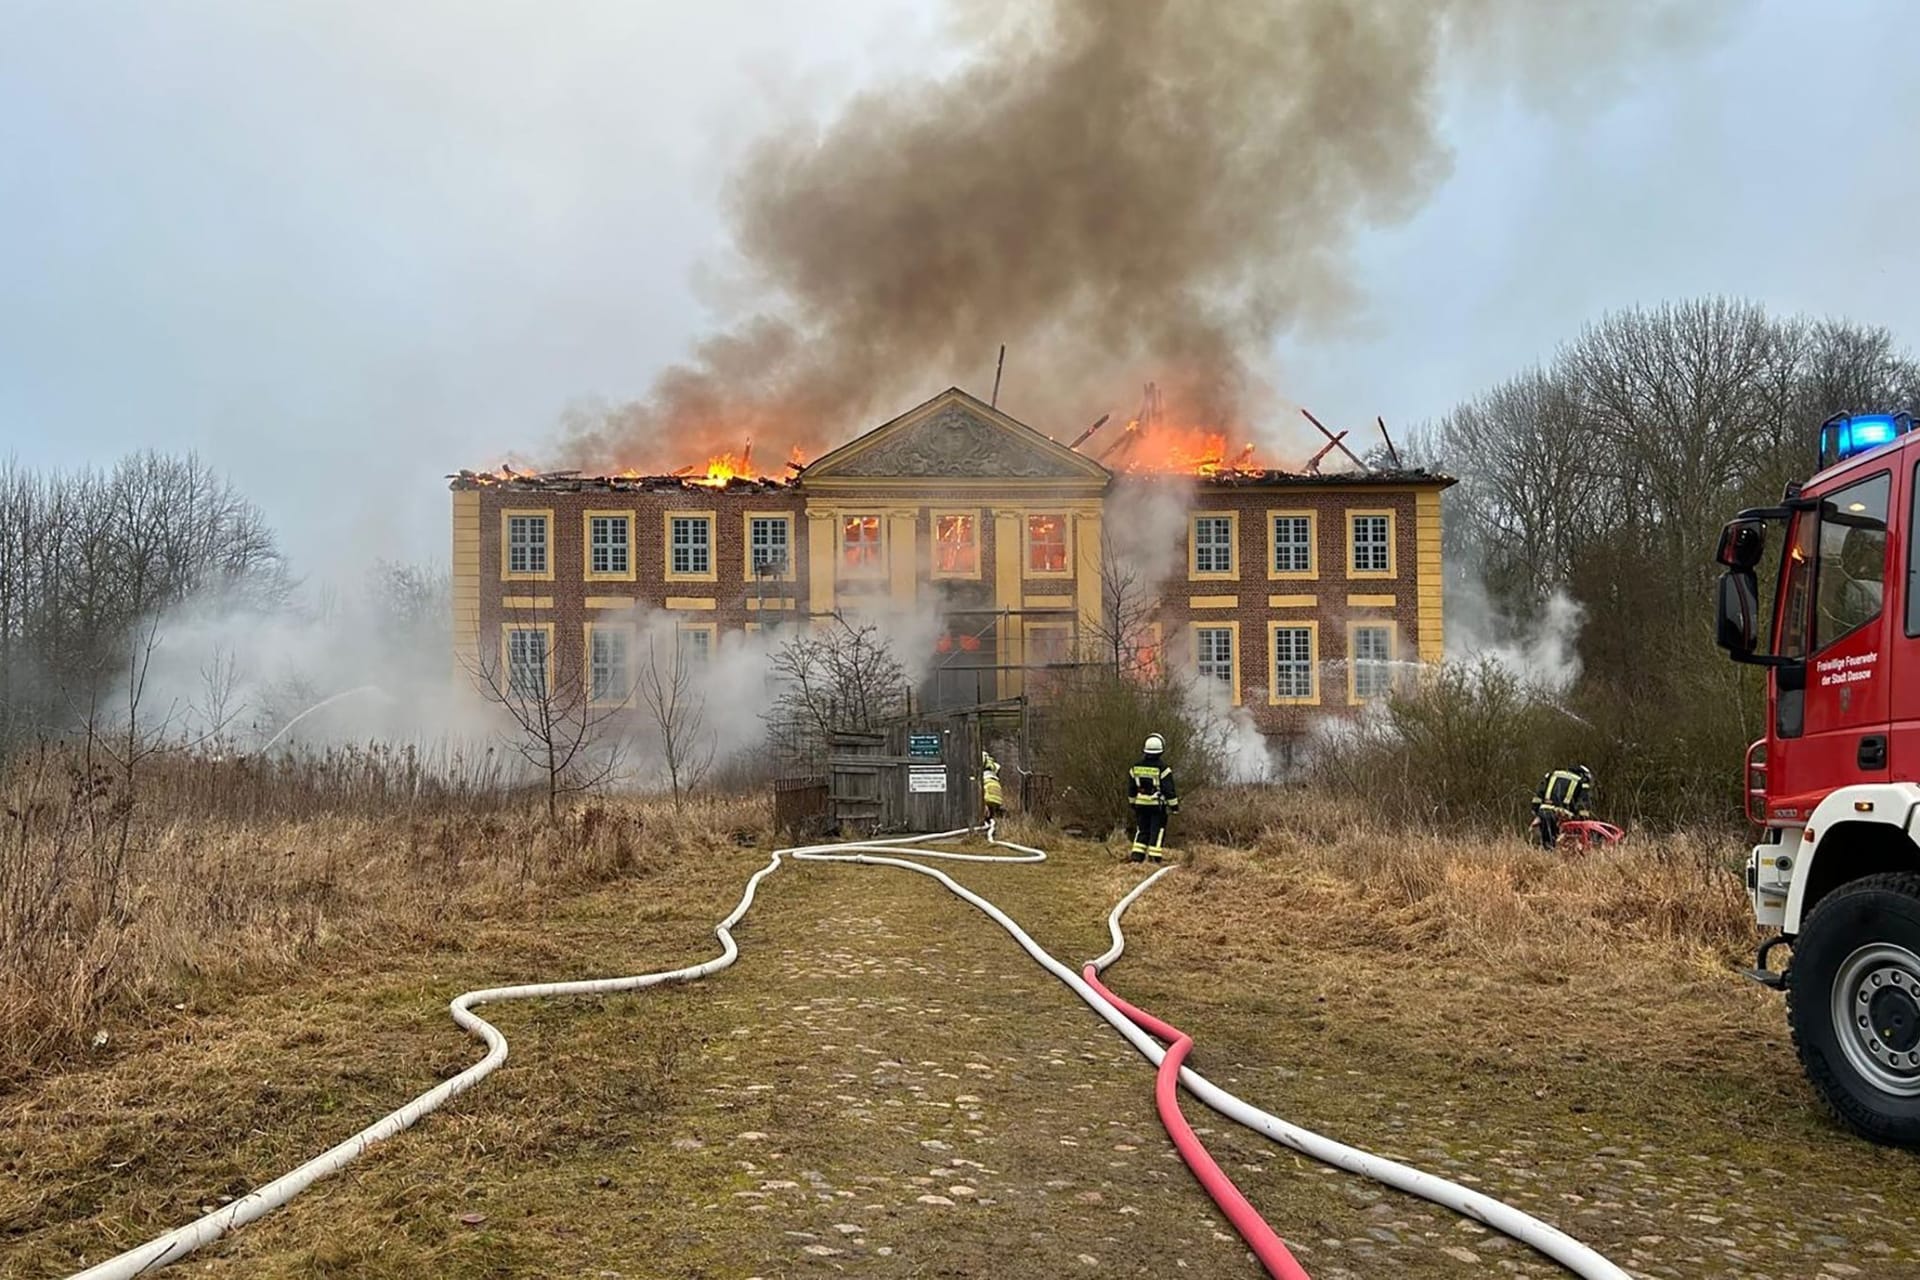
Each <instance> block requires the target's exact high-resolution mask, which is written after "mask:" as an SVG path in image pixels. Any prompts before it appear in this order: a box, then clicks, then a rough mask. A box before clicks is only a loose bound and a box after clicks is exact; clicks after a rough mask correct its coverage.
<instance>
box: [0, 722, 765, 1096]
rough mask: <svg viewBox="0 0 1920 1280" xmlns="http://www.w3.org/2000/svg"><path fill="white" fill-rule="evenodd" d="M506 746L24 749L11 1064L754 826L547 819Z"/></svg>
mask: <svg viewBox="0 0 1920 1280" xmlns="http://www.w3.org/2000/svg"><path fill="white" fill-rule="evenodd" d="M496 757H497V753H495V752H492V751H482V752H480V753H479V754H478V755H476V756H473V757H463V756H461V755H459V754H457V753H442V754H440V755H438V756H437V757H431V758H428V757H423V756H422V755H421V754H420V753H418V752H414V751H408V750H394V749H388V748H382V747H375V748H370V749H338V750H333V751H328V752H325V753H320V754H311V755H292V756H287V755H283V756H278V757H274V758H270V759H262V758H258V757H246V756H242V757H226V758H222V757H219V756H216V755H212V754H208V753H204V752H192V751H161V752H156V753H155V754H153V755H151V756H150V757H149V758H148V759H147V760H145V761H144V762H143V765H142V768H141V770H140V771H139V772H138V773H137V774H135V775H134V776H133V777H132V778H131V779H129V778H128V777H127V776H126V775H125V774H124V773H123V772H121V771H119V770H117V769H114V768H111V767H109V764H108V762H106V761H104V760H103V759H101V758H100V757H98V756H95V755H90V754H89V752H88V751H87V750H86V749H85V748H84V746H78V747H52V746H42V747H39V748H37V749H35V750H32V751H29V752H26V753H23V754H22V755H20V756H19V757H17V758H16V759H15V760H14V761H13V762H12V763H11V764H10V766H9V768H8V770H7V772H6V774H5V776H4V779H0V797H4V811H3V813H0V819H3V822H0V1081H4V1080H7V1079H12V1078H17V1077H18V1075H19V1074H20V1073H21V1072H22V1071H25V1070H27V1069H29V1068H32V1067H34V1066H36V1065H41V1064H45V1063H47V1062H50V1061H53V1060H56V1059H58V1058H60V1057H62V1056H64V1055H69V1054H73V1053H76V1052H80V1051H82V1050H84V1049H85V1048H86V1047H87V1046H88V1045H89V1044H90V1043H91V1042H92V1041H93V1040H95V1039H97V1033H98V1032H100V1031H101V1029H102V1028H103V1026H104V1025H105V1024H106V1023H107V1022H109V1021H111V1020H112V1019H111V1018H110V1017H109V1016H108V1015H109V1014H112V1015H114V1016H116V1017H121V1016H133V1017H136V1018H137V1017H138V1016H139V1011H140V1010H141V1009H143V1008H145V1007H147V1006H149V1005H151V1004H152V1003H154V1002H157V1001H162V1000H175V999H177V998H178V997H179V995H180V994H181V993H182V992H184V991H187V990H190V989H194V988H197V987H200V986H203V985H205V984H206V983H207V982H209V981H212V980H217V979H219V978H221V977H222V976H224V975H230V974H238V973H248V974H254V975H258V974H260V973H262V972H273V971H276V970H279V969H284V968H285V967H287V966H290V965H292V964H294V963H296V962H298V961H300V960H302V959H305V958H307V957H309V956H311V955H313V954H314V953H316V952H317V951H319V950H321V949H324V948H326V947H328V946H339V945H351V944H354V943H356V942H357V941H361V940H365V939H367V938H370V937H375V936H378V937H383V938H385V939H387V940H388V941H389V942H390V943H391V941H392V940H393V939H395V938H398V939H410V940H413V941H414V942H417V943H419V944H425V943H427V942H430V941H431V940H432V939H433V938H435V937H436V936H438V935H439V934H440V932H441V931H442V930H444V929H447V928H451V927H452V924H451V922H452V921H454V920H456V919H458V918H459V917H461V916H463V915H466V914H468V913H470V912H473V911H476V910H486V909H489V908H490V907H492V906H497V905H498V904H499V903H501V902H505V901H511V900H512V899H513V898H514V897H515V896H516V895H519V894H523V893H525V892H527V891H529V889H531V888H534V887H537V886H554V885H560V886H566V885H574V886H577V885H582V884H588V883H593V882H597V881H601V880H605V879H608V878H610V877H615V876H619V875H622V874H627V873H630V872H632V871H633V870H635V868H636V867H637V866H638V865H639V864H640V863H641V862H642V861H643V860H644V859H646V858H656V857H661V856H671V850H672V849H673V848H674V847H676V845H677V844H678V842H679V837H678V836H674V835H663V834H662V833H663V832H682V831H688V830H691V831H694V832H696V833H706V832H712V831H719V832H723V833H724V832H727V831H730V830H731V829H732V828H733V827H734V826H735V825H736V824H739V823H744V828H745V830H746V831H747V832H750V833H751V834H750V835H747V836H745V837H744V838H747V839H749V840H757V839H758V837H759V836H760V834H761V827H762V825H763V817H762V815H761V814H760V811H759V809H758V808H757V807H756V806H753V805H750V804H749V805H744V806H743V805H741V804H739V803H738V802H733V803H729V804H727V805H726V806H725V812H724V814H723V812H722V806H721V804H720V802H712V803H709V804H708V805H707V806H706V807H705V808H704V809H703V808H702V807H701V806H699V805H695V806H693V808H692V809H691V810H690V813H691V814H692V815H693V816H692V818H691V820H688V821H677V822H670V821H667V820H666V819H665V817H664V815H665V814H666V813H667V812H668V811H669V810H668V807H667V806H666V805H665V804H664V802H663V803H661V804H654V803H651V802H622V803H620V804H619V805H617V806H612V805H608V804H605V803H600V802H587V803H583V804H580V805H578V806H576V807H575V808H574V809H572V810H571V811H570V812H569V813H568V815H567V817H566V820H565V821H564V822H563V823H561V824H559V825H555V824H553V823H551V822H548V821H546V820H545V816H544V813H543V812H542V811H540V810H539V809H537V808H536V804H537V798H535V797H532V796H530V795H528V794H526V793H523V792H520V791H516V790H513V789H511V788H510V787H509V786H508V784H507V782H506V777H507V774H508V770H507V769H506V768H505V767H504V766H503V765H502V764H501V763H500V761H499V760H498V759H497V758H496ZM663 841H664V847H663Z"/></svg>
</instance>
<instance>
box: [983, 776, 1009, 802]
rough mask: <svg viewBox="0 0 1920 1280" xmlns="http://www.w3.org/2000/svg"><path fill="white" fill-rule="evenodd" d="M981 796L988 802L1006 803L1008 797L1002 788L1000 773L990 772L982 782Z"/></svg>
mask: <svg viewBox="0 0 1920 1280" xmlns="http://www.w3.org/2000/svg"><path fill="white" fill-rule="evenodd" d="M980 798H981V800H982V801H983V802H985V803H987V804H1005V803H1006V797H1005V796H1004V795H1003V793H1002V792H1001V790H1000V777H999V775H998V774H992V773H990V774H988V775H987V776H986V777H985V778H984V779H982V780H981V783H980Z"/></svg>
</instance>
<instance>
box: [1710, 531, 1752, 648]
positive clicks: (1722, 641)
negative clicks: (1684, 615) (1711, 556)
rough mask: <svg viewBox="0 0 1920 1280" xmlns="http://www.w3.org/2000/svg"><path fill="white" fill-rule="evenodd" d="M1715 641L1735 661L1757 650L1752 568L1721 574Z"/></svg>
mask: <svg viewBox="0 0 1920 1280" xmlns="http://www.w3.org/2000/svg"><path fill="white" fill-rule="evenodd" d="M1731 527H1732V526H1729V528H1731ZM1714 641H1715V643H1716V644H1718V645H1719V646H1720V647H1721V648H1722V649H1725V650H1726V651H1727V652H1728V653H1730V654H1732V655H1733V656H1734V657H1735V658H1736V659H1739V658H1745V657H1748V656H1750V655H1751V654H1752V653H1753V651H1754V650H1755V649H1756V648H1758V647H1759V644H1760V590H1759V587H1758V586H1757V585H1756V583H1755V582H1754V577H1753V570H1752V569H1750V568H1747V569H1728V570H1727V571H1726V572H1725V573H1723V574H1721V575H1720V613H1719V619H1718V623H1717V625H1716V627H1715V636H1714Z"/></svg>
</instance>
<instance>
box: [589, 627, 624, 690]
mask: <svg viewBox="0 0 1920 1280" xmlns="http://www.w3.org/2000/svg"><path fill="white" fill-rule="evenodd" d="M587 634H588V636H589V637H590V642H589V644H588V654H587V673H588V676H589V678H590V679H591V680H592V690H593V694H592V696H593V700H594V701H595V702H625V701H626V700H627V698H628V696H629V695H630V694H632V692H633V667H632V659H633V635H632V633H631V632H629V631H628V630H627V629H626V628H625V627H594V628H592V629H591V630H590V631H588V633H587Z"/></svg>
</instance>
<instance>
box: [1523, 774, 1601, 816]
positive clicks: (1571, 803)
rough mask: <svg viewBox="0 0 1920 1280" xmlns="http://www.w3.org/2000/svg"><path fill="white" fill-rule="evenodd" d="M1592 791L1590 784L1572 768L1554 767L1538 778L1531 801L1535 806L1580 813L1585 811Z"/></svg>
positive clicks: (1562, 811)
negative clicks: (1544, 775)
mask: <svg viewBox="0 0 1920 1280" xmlns="http://www.w3.org/2000/svg"><path fill="white" fill-rule="evenodd" d="M1592 792H1593V787H1592V784H1590V783H1589V782H1588V781H1587V780H1586V779H1585V778H1583V777H1581V776H1580V775H1579V774H1577V773H1575V772H1574V771H1573V770H1571V769H1555V770H1554V771H1553V772H1552V773H1550V774H1548V775H1547V776H1546V777H1544V778H1542V779H1541V780H1540V786H1539V788H1538V789H1537V790H1535V791H1534V793H1533V803H1534V805H1535V807H1537V808H1542V809H1554V810H1557V811H1559V812H1561V813H1574V814H1580V813H1585V812H1586V811H1587V805H1588V803H1589V801H1590V798H1591V796H1592Z"/></svg>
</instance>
